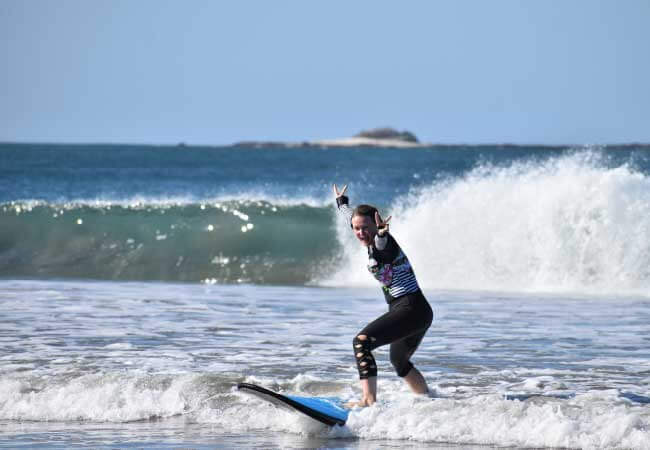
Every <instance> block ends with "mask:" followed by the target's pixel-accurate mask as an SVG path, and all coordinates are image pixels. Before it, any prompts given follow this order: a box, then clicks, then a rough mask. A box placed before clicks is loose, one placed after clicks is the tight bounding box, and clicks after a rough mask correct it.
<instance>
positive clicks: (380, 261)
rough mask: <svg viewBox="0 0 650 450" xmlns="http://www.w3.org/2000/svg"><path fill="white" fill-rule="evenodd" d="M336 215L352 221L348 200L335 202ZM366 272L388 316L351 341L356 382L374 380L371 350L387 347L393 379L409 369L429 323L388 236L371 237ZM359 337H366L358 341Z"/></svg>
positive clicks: (399, 251) (401, 257) (405, 263)
mask: <svg viewBox="0 0 650 450" xmlns="http://www.w3.org/2000/svg"><path fill="white" fill-rule="evenodd" d="M336 203H337V206H338V209H339V212H341V213H342V214H345V215H346V216H347V218H348V219H351V218H352V213H353V210H352V209H351V208H350V206H349V205H348V198H347V197H346V196H344V195H343V196H340V197H338V198H337V199H336ZM368 270H369V271H370V273H371V274H372V275H373V276H374V277H375V278H376V279H377V281H379V283H380V284H381V286H382V290H383V292H384V297H385V298H386V302H387V303H388V312H387V313H385V314H383V315H382V316H380V317H378V318H377V319H375V320H374V321H372V322H370V323H369V324H368V325H366V327H365V328H364V329H363V330H361V331H360V332H359V333H357V335H356V336H355V338H354V340H353V341H352V346H353V349H354V356H355V358H356V360H357V369H358V370H359V378H361V379H365V378H369V377H373V376H377V364H376V362H375V358H374V357H373V356H372V353H371V352H372V350H374V349H376V348H377V347H381V346H383V345H386V344H390V362H391V364H393V366H394V367H395V371H396V372H397V375H398V376H400V377H405V376H406V375H408V373H409V372H410V371H411V369H412V368H413V364H412V363H411V361H410V359H411V356H412V355H413V353H414V352H415V350H416V349H417V347H418V345H420V342H421V341H422V338H423V337H424V335H425V333H426V331H427V329H428V328H429V326H430V325H431V322H432V320H433V311H432V310H431V306H429V303H428V302H427V300H426V298H424V295H423V294H422V291H421V290H420V287H419V285H418V282H417V279H416V278H415V273H414V272H413V269H412V267H411V264H410V263H409V260H408V258H407V257H406V255H405V254H404V252H403V251H402V249H401V248H400V246H399V244H398V243H397V241H395V238H393V236H391V235H390V233H386V234H384V236H383V237H380V236H379V235H376V236H375V241H374V243H373V245H371V246H369V247H368ZM359 336H366V339H360V338H359Z"/></svg>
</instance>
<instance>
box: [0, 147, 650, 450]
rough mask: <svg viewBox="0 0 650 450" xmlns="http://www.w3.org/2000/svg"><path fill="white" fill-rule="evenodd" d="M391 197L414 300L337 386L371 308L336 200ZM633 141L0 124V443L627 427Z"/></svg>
mask: <svg viewBox="0 0 650 450" xmlns="http://www.w3.org/2000/svg"><path fill="white" fill-rule="evenodd" d="M332 183H337V184H338V185H339V186H340V185H343V184H347V185H348V186H349V187H348V194H349V196H350V200H351V203H352V204H358V203H370V204H374V205H376V206H377V207H378V208H379V209H380V211H381V212H382V213H383V215H384V216H387V215H392V217H393V218H392V220H391V225H392V226H391V232H392V234H393V235H394V236H395V238H396V239H397V241H398V242H399V243H400V244H401V246H402V247H403V249H404V250H405V252H406V253H407V255H408V256H409V259H410V261H411V263H412V265H413V267H414V270H415V273H416V275H417V277H418V281H419V282H420V285H421V287H422V288H423V291H424V293H425V296H426V297H427V298H428V300H429V302H430V303H431V305H432V307H433V310H434V315H435V317H434V322H433V324H432V326H431V328H430V329H429V331H428V333H427V335H426V337H425V339H424V341H423V342H422V344H421V346H420V348H419V349H418V351H417V352H416V354H415V355H414V357H413V362H414V364H415V365H416V366H417V367H418V368H419V369H420V371H421V372H422V373H423V374H424V376H425V378H426V380H427V382H428V384H429V387H430V389H431V395H429V396H414V395H412V394H410V393H409V392H408V390H407V388H406V386H405V385H404V383H403V382H402V381H401V380H400V379H399V378H398V377H397V376H396V375H395V374H394V372H393V371H392V368H391V366H390V363H389V361H388V353H387V349H384V348H381V349H379V350H377V351H376V352H375V355H376V358H377V362H378V365H379V402H378V403H377V404H376V405H374V406H372V407H370V408H364V409H357V410H354V411H352V412H351V414H350V418H349V420H348V422H347V424H346V426H345V427H335V428H331V429H330V428H327V427H325V426H322V425H319V424H318V423H316V422H314V421H312V420H311V419H309V418H306V417H301V416H299V415H297V414H292V413H290V412H286V411H283V410H278V409H276V408H275V407H273V406H271V405H267V404H264V403H262V402H260V401H259V400H256V399H255V398H252V397H249V396H246V395H244V394H241V393H238V392H237V391H236V390H235V389H234V386H235V385H236V383H238V382H249V383H256V384H261V385H263V386H266V387H268V388H271V389H274V390H277V391H281V392H284V393H289V394H297V395H319V396H338V397H341V398H343V399H344V400H351V399H355V398H358V397H359V393H360V392H359V387H358V380H357V376H358V375H357V372H356V367H355V361H354V356H353V353H352V338H353V337H354V336H355V335H356V333H357V332H358V331H359V330H360V329H361V328H363V326H365V324H366V323H368V322H369V321H371V320H372V319H374V318H375V317H377V316H379V315H380V314H382V313H383V312H384V311H385V310H386V303H385V301H384V300H383V295H382V293H381V290H380V288H379V287H378V285H376V282H375V281H374V279H373V278H372V277H371V276H370V275H369V274H368V272H367V269H366V255H365V252H364V249H363V248H362V247H361V246H360V245H359V244H358V243H357V242H355V240H354V237H353V236H352V233H351V232H350V229H349V225H348V224H346V223H345V220H344V219H342V218H341V217H339V216H338V215H337V214H336V211H335V207H334V202H333V195H332ZM649 292H650V151H649V148H648V147H647V146H640V145H639V146H635V145H628V146H610V147H607V146H600V147H599V146H583V147H566V148H561V147H542V146H508V145H504V146H488V145H484V146H432V147H427V148H413V149H391V148H372V147H365V148H364V147H352V148H319V147H295V148H278V147H273V148H263V147H262V148H258V147H253V146H252V147H247V146H228V147H194V146H143V145H139V146H136V145H65V144H56V145H51V144H7V143H5V144H0V305H1V308H2V309H1V311H2V315H1V316H0V323H1V324H2V326H0V431H1V433H0V446H2V447H12V448H16V447H29V448H32V447H41V448H56V447H63V448H68V447H73V446H89V447H95V448H114V447H157V448H178V447H183V448H353V449H370V448H373V449H374V448H431V449H440V448H477V449H478V448H486V447H487V448H493V447H509V448H550V447H553V448H556V447H560V448H594V449H596V448H608V449H610V448H621V449H623V448H626V449H627V448H632V449H650V409H649V408H650V331H649V330H650V328H649V327H648V323H650V295H649Z"/></svg>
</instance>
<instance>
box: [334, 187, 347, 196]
mask: <svg viewBox="0 0 650 450" xmlns="http://www.w3.org/2000/svg"><path fill="white" fill-rule="evenodd" d="M333 187H334V196H335V197H336V198H339V197H342V196H344V195H345V191H347V189H348V185H347V184H346V185H345V186H343V188H342V189H341V190H340V191H339V188H338V187H336V184H334V185H333Z"/></svg>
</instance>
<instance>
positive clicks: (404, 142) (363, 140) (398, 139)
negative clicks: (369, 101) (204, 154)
mask: <svg viewBox="0 0 650 450" xmlns="http://www.w3.org/2000/svg"><path fill="white" fill-rule="evenodd" d="M233 145H234V146H236V147H255V148H261V147H271V148H278V147H360V146H367V147H400V148H413V147H428V146H430V145H431V144H425V143H421V142H420V141H419V140H418V138H417V137H416V136H415V134H413V133H411V132H410V131H397V130H395V129H394V128H390V127H381V128H373V129H370V130H363V131H361V132H359V133H357V134H355V135H354V136H352V137H346V138H336V139H324V140H317V141H302V142H277V141H242V142H237V143H235V144H233Z"/></svg>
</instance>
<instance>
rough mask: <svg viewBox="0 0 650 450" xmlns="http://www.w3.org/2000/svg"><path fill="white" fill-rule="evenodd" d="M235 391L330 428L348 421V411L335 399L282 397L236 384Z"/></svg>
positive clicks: (250, 386)
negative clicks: (300, 414) (297, 413)
mask: <svg viewBox="0 0 650 450" xmlns="http://www.w3.org/2000/svg"><path fill="white" fill-rule="evenodd" d="M237 389H238V390H240V391H242V392H245V393H247V394H251V395H254V396H255V397H257V398H260V399H262V400H264V401H267V402H269V403H271V404H273V405H276V406H279V407H281V408H284V409H288V410H290V411H293V412H299V413H302V414H305V415H306V416H308V417H311V418H312V419H314V420H317V421H319V422H321V423H324V424H325V425H329V426H331V427H333V426H334V425H341V426H343V425H345V421H346V420H348V414H349V411H348V410H347V409H345V408H343V406H342V405H341V401H340V400H339V399H337V398H336V397H300V396H296V395H282V394H278V393H277V392H273V391H271V390H269V389H266V388H264V387H262V386H258V385H256V384H250V383H238V384H237Z"/></svg>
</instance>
